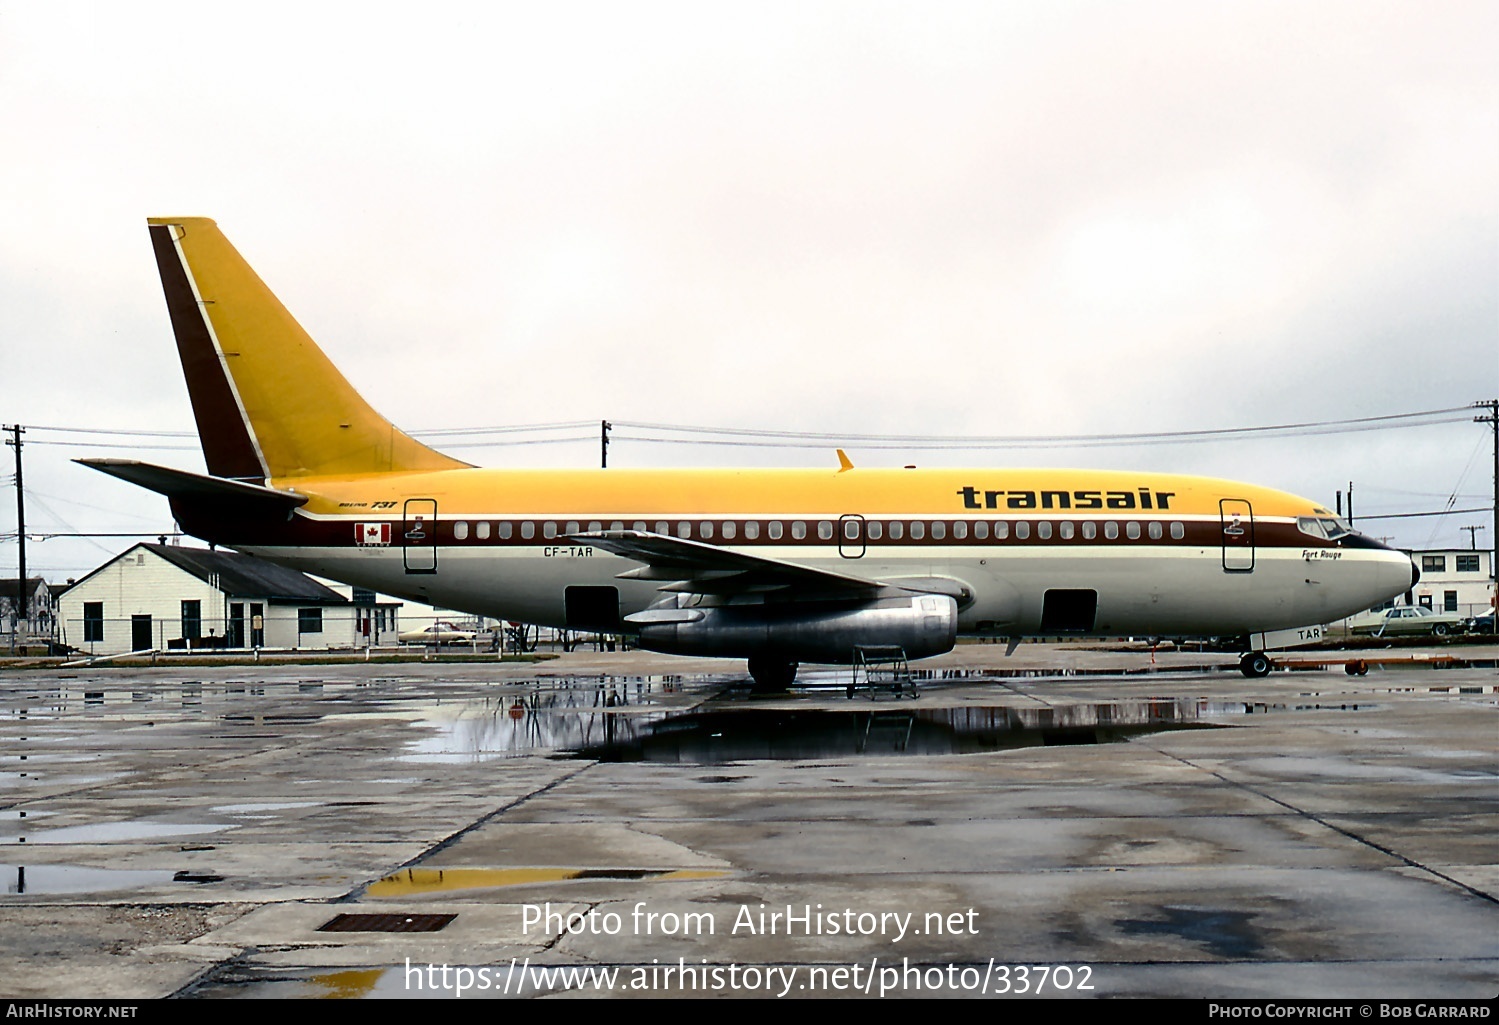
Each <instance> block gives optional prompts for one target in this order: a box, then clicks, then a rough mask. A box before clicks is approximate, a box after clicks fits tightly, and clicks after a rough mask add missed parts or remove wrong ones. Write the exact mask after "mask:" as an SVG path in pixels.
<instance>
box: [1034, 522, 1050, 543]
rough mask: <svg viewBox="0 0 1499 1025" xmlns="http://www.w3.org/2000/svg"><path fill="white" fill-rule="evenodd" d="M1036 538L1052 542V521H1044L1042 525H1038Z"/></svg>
mask: <svg viewBox="0 0 1499 1025" xmlns="http://www.w3.org/2000/svg"><path fill="white" fill-rule="evenodd" d="M1036 536H1037V537H1038V538H1040V539H1041V540H1042V541H1050V540H1051V521H1050V520H1042V521H1041V522H1040V523H1038V524H1036Z"/></svg>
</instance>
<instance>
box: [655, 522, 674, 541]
mask: <svg viewBox="0 0 1499 1025" xmlns="http://www.w3.org/2000/svg"><path fill="white" fill-rule="evenodd" d="M656 533H658V534H664V535H665V536H667V537H671V524H670V523H667V522H666V521H665V520H657V521H656Z"/></svg>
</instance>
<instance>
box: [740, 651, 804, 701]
mask: <svg viewBox="0 0 1499 1025" xmlns="http://www.w3.org/2000/svg"><path fill="white" fill-rule="evenodd" d="M796 667H797V664H796V663H795V662H784V661H782V660H781V659H778V658H775V657H773V656H771V655H754V656H752V657H751V658H750V660H749V671H750V676H752V677H754V679H755V687H754V689H755V690H756V691H759V692H766V693H769V692H777V691H784V690H786V689H788V688H789V687H790V686H791V685H792V684H793V683H795V682H796Z"/></svg>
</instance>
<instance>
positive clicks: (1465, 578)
mask: <svg viewBox="0 0 1499 1025" xmlns="http://www.w3.org/2000/svg"><path fill="white" fill-rule="evenodd" d="M1493 556H1494V553H1493V552H1491V551H1489V550H1487V549H1484V550H1483V551H1473V550H1470V549H1464V548H1442V549H1436V550H1433V551H1428V552H1412V553H1411V558H1413V559H1415V560H1416V565H1417V566H1419V567H1420V568H1421V579H1420V580H1419V581H1417V582H1416V586H1415V587H1414V588H1412V589H1411V591H1410V593H1409V594H1407V595H1406V596H1405V601H1404V602H1402V604H1409V605H1423V606H1425V607H1426V608H1428V609H1435V610H1436V611H1438V612H1457V613H1461V614H1462V615H1464V616H1468V617H1472V616H1481V615H1483V614H1484V613H1485V612H1487V611H1489V609H1491V608H1493V607H1494V567H1493Z"/></svg>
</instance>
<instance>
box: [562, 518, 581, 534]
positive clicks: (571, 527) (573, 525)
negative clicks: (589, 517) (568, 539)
mask: <svg viewBox="0 0 1499 1025" xmlns="http://www.w3.org/2000/svg"><path fill="white" fill-rule="evenodd" d="M577 532H578V521H577V520H568V521H567V529H566V530H565V531H563V533H565V534H576V533H577Z"/></svg>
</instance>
